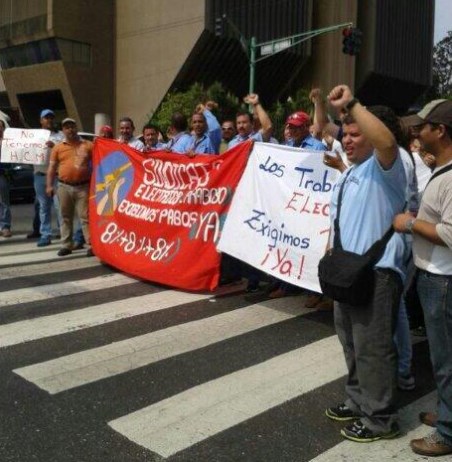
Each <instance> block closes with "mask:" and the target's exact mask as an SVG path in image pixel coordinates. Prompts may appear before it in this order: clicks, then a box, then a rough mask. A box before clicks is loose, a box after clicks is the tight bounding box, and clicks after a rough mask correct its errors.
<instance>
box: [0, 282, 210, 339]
mask: <svg viewBox="0 0 452 462" xmlns="http://www.w3.org/2000/svg"><path fill="white" fill-rule="evenodd" d="M209 297H210V295H198V294H188V293H184V292H178V291H175V290H168V291H164V292H158V293H156V294H150V295H143V296H140V297H135V298H132V299H128V300H120V301H116V302H112V303H103V304H101V305H96V306H91V307H89V308H83V309H81V310H75V311H69V312H66V313H61V314H55V315H51V316H43V317H40V318H35V319H29V320H26V321H18V322H14V323H11V324H6V325H3V326H0V347H5V346H11V345H16V344H18V343H23V342H30V341H31V340H38V339H42V338H45V337H51V336H54V335H60V334H65V333H68V332H74V331H76V330H81V329H88V328H89V327H94V326H99V325H101V324H106V323H109V322H113V321H118V320H120V319H127V318H130V317H133V316H139V315H141V314H145V313H151V312H153V311H159V310H164V309H165V308H169V307H173V306H178V305H182V304H184V303H192V302H195V301H199V300H205V299H207V298H209Z"/></svg>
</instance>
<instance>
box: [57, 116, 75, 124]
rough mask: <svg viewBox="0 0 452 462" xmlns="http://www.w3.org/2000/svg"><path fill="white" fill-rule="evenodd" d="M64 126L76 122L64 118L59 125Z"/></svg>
mask: <svg viewBox="0 0 452 462" xmlns="http://www.w3.org/2000/svg"><path fill="white" fill-rule="evenodd" d="M65 124H77V122H76V121H75V120H74V119H71V118H70V117H66V118H65V119H63V120H62V122H61V125H65Z"/></svg>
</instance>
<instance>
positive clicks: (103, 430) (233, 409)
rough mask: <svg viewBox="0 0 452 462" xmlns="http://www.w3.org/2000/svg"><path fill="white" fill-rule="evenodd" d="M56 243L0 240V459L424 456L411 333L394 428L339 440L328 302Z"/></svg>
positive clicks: (337, 361) (419, 366)
mask: <svg viewBox="0 0 452 462" xmlns="http://www.w3.org/2000/svg"><path fill="white" fill-rule="evenodd" d="M56 248H57V247H56V246H51V247H50V248H45V249H42V250H41V249H37V248H36V247H35V245H33V244H32V243H27V242H24V241H23V237H22V236H18V237H13V238H12V239H11V240H8V241H7V240H1V239H0V347H1V350H0V357H1V358H2V361H1V362H0V367H1V374H0V375H1V378H0V396H1V399H0V400H1V401H0V402H1V403H2V409H3V411H2V413H4V419H3V420H4V421H5V419H6V421H9V422H10V424H9V425H7V426H4V428H2V431H1V432H0V453H1V457H0V460H5V461H18V462H19V461H20V462H23V461H27V460H38V461H55V462H65V461H72V460H74V461H80V462H81V461H86V462H90V461H96V462H97V461H100V462H103V461H106V462H107V461H108V462H110V461H125V460H127V461H135V460H136V461H160V460H170V461H196V462H198V461H200V462H203V461H206V462H212V461H213V462H215V461H266V462H273V461H274V462H282V461H297V462H299V461H309V460H314V461H316V462H330V461H377V460H378V461H385V460H388V461H389V460H394V459H397V460H401V461H407V462H410V461H419V460H425V458H421V457H419V456H416V455H415V454H413V453H412V452H411V450H410V449H409V446H408V442H409V440H410V439H411V438H413V437H418V436H421V435H424V434H427V433H428V431H429V429H428V428H427V427H425V426H423V425H422V424H420V423H419V422H418V421H417V414H418V412H419V411H420V410H425V409H431V408H433V406H434V404H435V394H434V392H433V383H432V379H431V374H430V372H429V366H428V350H427V344H426V342H425V341H421V342H418V343H417V344H416V345H415V347H414V349H415V370H416V378H417V383H418V386H417V388H416V390H415V391H414V392H410V393H403V394H401V397H400V407H401V410H400V420H401V425H402V429H403V431H404V434H403V435H402V437H401V438H398V439H395V440H392V441H383V442H380V441H379V442H376V443H372V444H370V445H369V444H364V445H362V444H361V445H360V444H356V443H351V442H348V441H344V440H343V439H342V438H341V437H340V434H339V430H340V428H341V426H340V424H338V423H335V422H331V421H329V420H328V419H326V418H325V416H324V408H325V407H326V406H328V405H330V404H334V403H336V402H338V401H340V400H341V399H342V398H343V385H344V375H345V373H346V367H345V363H344V359H343V355H342V350H341V347H340V344H339V342H338V340H337V337H336V335H335V333H334V326H333V320H332V316H331V313H325V312H315V311H313V310H309V309H306V308H304V306H303V296H298V297H286V298H284V299H279V300H266V299H265V298H264V297H263V296H260V295H253V296H247V295H245V293H244V291H243V286H241V285H237V286H231V287H228V288H226V289H223V290H222V291H221V292H217V293H187V292H182V291H178V290H174V289H170V288H166V287H161V286H157V285H154V284H151V283H149V282H145V281H139V280H136V279H134V278H132V277H129V276H128V275H126V274H122V273H120V272H117V271H115V270H114V269H112V268H110V267H107V266H104V265H102V264H101V262H99V261H98V260H97V258H86V256H85V254H84V253H83V252H79V253H77V252H74V253H73V254H72V255H71V256H70V258H64V259H61V258H59V257H57V256H56ZM424 371H426V372H424ZM18 429H21V431H22V432H23V433H25V434H27V435H29V436H30V437H29V438H22V437H21V436H20V435H18V434H17V431H18ZM19 433H20V432H19ZM68 448H70V449H68Z"/></svg>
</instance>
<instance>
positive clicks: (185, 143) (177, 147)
mask: <svg viewBox="0 0 452 462" xmlns="http://www.w3.org/2000/svg"><path fill="white" fill-rule="evenodd" d="M190 144H191V136H190V135H189V134H188V133H186V132H180V133H178V134H177V135H176V136H174V137H173V138H171V139H170V140H169V141H168V143H166V145H165V147H164V149H167V150H169V151H171V152H177V153H179V154H185V153H186V152H188V150H189V149H190Z"/></svg>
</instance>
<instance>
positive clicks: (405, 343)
mask: <svg viewBox="0 0 452 462" xmlns="http://www.w3.org/2000/svg"><path fill="white" fill-rule="evenodd" d="M394 340H395V343H396V346H397V354H398V357H399V360H398V364H399V375H403V376H407V375H409V374H411V359H412V357H413V347H412V344H411V334H410V323H409V321H408V315H407V312H406V305H405V299H404V298H403V297H402V298H401V299H400V306H399V312H398V316H397V327H396V333H395V336H394Z"/></svg>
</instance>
